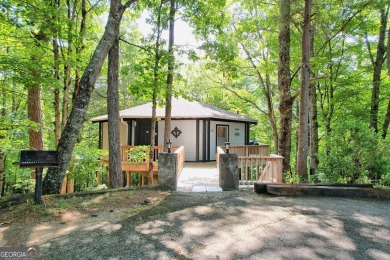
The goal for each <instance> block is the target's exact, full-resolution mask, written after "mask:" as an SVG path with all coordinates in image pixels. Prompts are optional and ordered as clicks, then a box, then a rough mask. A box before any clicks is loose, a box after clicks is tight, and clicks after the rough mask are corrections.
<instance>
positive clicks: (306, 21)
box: [297, 0, 311, 180]
mask: <svg viewBox="0 0 390 260" xmlns="http://www.w3.org/2000/svg"><path fill="white" fill-rule="evenodd" d="M310 19H311V0H305V14H304V18H303V34H302V65H301V73H302V78H301V88H300V100H299V130H298V151H297V152H298V154H297V173H298V175H299V176H301V177H302V178H303V179H304V180H307V154H308V149H309V143H308V142H309V91H310V42H311V36H310V28H311V23H310Z"/></svg>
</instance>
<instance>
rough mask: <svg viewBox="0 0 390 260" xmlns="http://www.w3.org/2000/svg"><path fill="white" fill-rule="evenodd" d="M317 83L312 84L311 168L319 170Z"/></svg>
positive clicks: (310, 92)
mask: <svg viewBox="0 0 390 260" xmlns="http://www.w3.org/2000/svg"><path fill="white" fill-rule="evenodd" d="M316 90H317V89H316V85H315V84H310V91H309V95H310V169H313V170H315V171H317V170H318V164H319V159H318V148H319V146H318V119H317V91H316Z"/></svg>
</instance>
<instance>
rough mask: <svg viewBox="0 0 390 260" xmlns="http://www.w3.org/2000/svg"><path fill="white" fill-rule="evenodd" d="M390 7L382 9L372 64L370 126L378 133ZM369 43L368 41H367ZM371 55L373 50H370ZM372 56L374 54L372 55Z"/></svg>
mask: <svg viewBox="0 0 390 260" xmlns="http://www.w3.org/2000/svg"><path fill="white" fill-rule="evenodd" d="M388 12H389V9H388V8H387V11H386V10H384V9H383V10H381V22H380V24H381V26H380V29H379V39H378V47H377V51H376V59H375V61H374V60H373V58H371V61H372V65H373V68H374V72H373V77H372V94H371V110H370V127H371V128H372V129H374V131H375V132H376V133H378V112H379V94H380V85H381V72H382V66H383V63H384V61H385V54H386V48H385V38H386V26H387V16H388ZM367 44H369V43H368V41H367ZM370 55H371V52H370ZM371 57H372V55H371Z"/></svg>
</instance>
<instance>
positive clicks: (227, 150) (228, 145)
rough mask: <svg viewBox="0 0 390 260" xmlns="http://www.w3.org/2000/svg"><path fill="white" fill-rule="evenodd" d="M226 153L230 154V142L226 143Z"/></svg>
mask: <svg viewBox="0 0 390 260" xmlns="http://www.w3.org/2000/svg"><path fill="white" fill-rule="evenodd" d="M225 148H226V153H229V148H230V142H225Z"/></svg>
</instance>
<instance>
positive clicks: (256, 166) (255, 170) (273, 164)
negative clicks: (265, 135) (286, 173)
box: [216, 144, 283, 185]
mask: <svg viewBox="0 0 390 260" xmlns="http://www.w3.org/2000/svg"><path fill="white" fill-rule="evenodd" d="M225 152H226V147H224V146H222V147H217V156H216V161H217V167H218V165H219V155H220V154H221V153H225ZM229 153H235V154H237V155H238V168H239V179H240V184H241V185H252V184H253V183H254V182H257V181H259V182H273V183H282V182H283V175H282V162H283V157H282V156H278V155H270V154H269V145H266V144H261V145H242V146H230V148H229Z"/></svg>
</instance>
